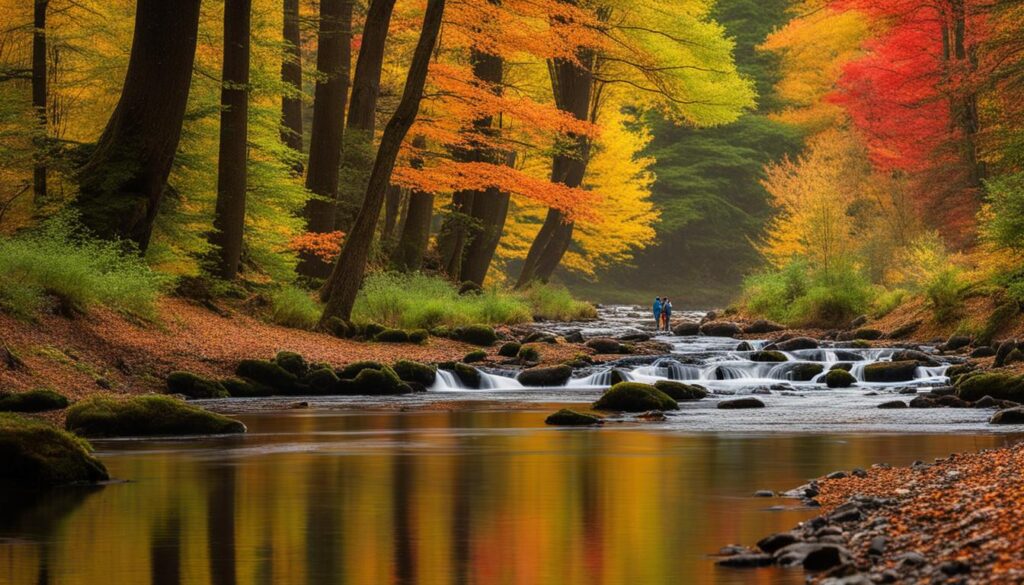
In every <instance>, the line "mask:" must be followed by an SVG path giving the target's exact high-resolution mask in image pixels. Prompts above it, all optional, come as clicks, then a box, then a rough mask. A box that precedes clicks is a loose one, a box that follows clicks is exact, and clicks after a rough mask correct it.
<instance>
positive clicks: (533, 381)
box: [516, 365, 572, 387]
mask: <svg viewBox="0 0 1024 585" xmlns="http://www.w3.org/2000/svg"><path fill="white" fill-rule="evenodd" d="M570 377H572V368H570V367H569V366H566V365H559V366H551V367H537V368H529V369H527V370H523V371H522V372H519V375H518V376H516V379H517V380H518V381H519V383H520V384H522V385H523V386H538V387H548V386H564V385H565V383H566V382H568V381H569V378H570Z"/></svg>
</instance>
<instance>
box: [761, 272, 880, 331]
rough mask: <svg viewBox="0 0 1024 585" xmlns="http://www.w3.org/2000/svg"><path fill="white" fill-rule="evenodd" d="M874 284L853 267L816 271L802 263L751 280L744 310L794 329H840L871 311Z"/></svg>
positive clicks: (763, 273) (762, 274)
mask: <svg viewBox="0 0 1024 585" xmlns="http://www.w3.org/2000/svg"><path fill="white" fill-rule="evenodd" d="M874 292H875V291H874V289H873V287H872V286H871V283H870V282H868V280H867V278H865V277H864V276H863V275H862V274H861V273H860V272H859V271H858V270H857V269H855V268H854V267H852V266H842V265H840V266H835V267H832V269H831V270H830V271H828V272H827V273H826V272H823V271H821V270H812V269H811V268H809V266H808V265H807V264H806V263H805V262H802V261H793V262H790V263H789V264H788V265H786V266H785V267H783V268H781V269H778V270H766V271H763V272H760V273H757V274H755V275H753V276H750V277H748V278H747V279H746V280H745V281H744V284H743V300H742V304H743V306H744V308H745V309H746V310H747V311H748V312H750V313H752V314H754V315H758V316H760V317H765V318H768V319H771V320H773V321H781V322H783V323H786V324H787V325H791V326H807V327H837V326H841V325H844V324H846V323H847V322H849V320H850V319H852V318H854V317H856V316H857V315H860V314H862V313H864V312H866V311H867V309H868V308H869V307H870V305H871V299H872V296H873V294H874Z"/></svg>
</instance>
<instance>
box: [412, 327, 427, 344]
mask: <svg viewBox="0 0 1024 585" xmlns="http://www.w3.org/2000/svg"><path fill="white" fill-rule="evenodd" d="M428 339H430V333H428V332H427V330H426V329H413V330H412V331H410V332H409V342H410V343H426V342H427V340H428Z"/></svg>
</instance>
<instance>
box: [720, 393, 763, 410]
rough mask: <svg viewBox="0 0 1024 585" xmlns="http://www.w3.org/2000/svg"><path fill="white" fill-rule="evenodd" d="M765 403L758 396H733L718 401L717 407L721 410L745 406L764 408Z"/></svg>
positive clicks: (738, 408) (743, 407)
mask: <svg viewBox="0 0 1024 585" xmlns="http://www.w3.org/2000/svg"><path fill="white" fill-rule="evenodd" d="M764 407H765V404H764V402H762V401H761V400H760V399H759V398H754V397H753V396H746V397H744V398H733V399H731V400H723V401H721V402H719V403H718V405H717V408H719V409H721V410H740V409H745V408H764Z"/></svg>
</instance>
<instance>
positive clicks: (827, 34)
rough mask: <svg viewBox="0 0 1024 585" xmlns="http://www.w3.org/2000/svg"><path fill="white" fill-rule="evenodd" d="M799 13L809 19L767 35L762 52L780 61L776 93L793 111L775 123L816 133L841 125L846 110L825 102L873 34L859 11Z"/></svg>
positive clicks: (797, 20)
mask: <svg viewBox="0 0 1024 585" xmlns="http://www.w3.org/2000/svg"><path fill="white" fill-rule="evenodd" d="M801 12H803V13H804V14H806V15H805V16H798V17H797V18H794V19H793V20H791V21H790V22H788V23H787V24H786V25H785V26H784V27H782V28H781V29H779V30H777V31H775V32H774V33H772V34H771V35H769V36H768V39H767V40H766V41H765V42H764V44H762V45H761V47H760V49H761V50H765V51H771V52H773V53H776V54H778V55H779V57H781V64H780V65H781V71H782V79H781V80H780V81H779V83H778V84H777V85H776V87H775V89H776V91H777V92H778V94H779V97H780V98H782V99H783V100H785V101H787V102H790V103H791V104H792V105H791V106H789V107H788V108H786V109H785V110H784V111H783V112H782V113H781V114H778V115H777V116H776V117H777V118H778V119H779V120H780V121H782V122H786V123H790V124H797V125H800V126H803V127H805V128H807V129H809V130H811V131H814V132H817V131H821V130H823V129H825V128H827V127H829V126H832V125H835V124H836V123H838V122H839V121H841V120H842V118H843V116H844V114H843V110H842V108H841V107H839V106H838V105H836V104H832V103H829V102H828V101H826V100H825V99H824V98H825V96H826V95H827V94H829V93H830V92H831V91H832V90H833V89H834V87H835V82H836V79H838V78H839V75H840V73H841V70H842V68H843V66H844V65H846V64H847V63H849V62H850V61H852V60H854V59H856V58H857V57H859V56H860V54H861V44H862V43H863V42H864V40H865V39H867V38H868V36H869V35H870V34H871V30H870V23H869V21H868V19H867V18H866V17H865V16H864V15H863V14H861V13H859V12H857V11H855V10H842V11H839V10H834V9H832V8H828V7H821V6H815V7H808V9H807V10H802V11H801Z"/></svg>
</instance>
